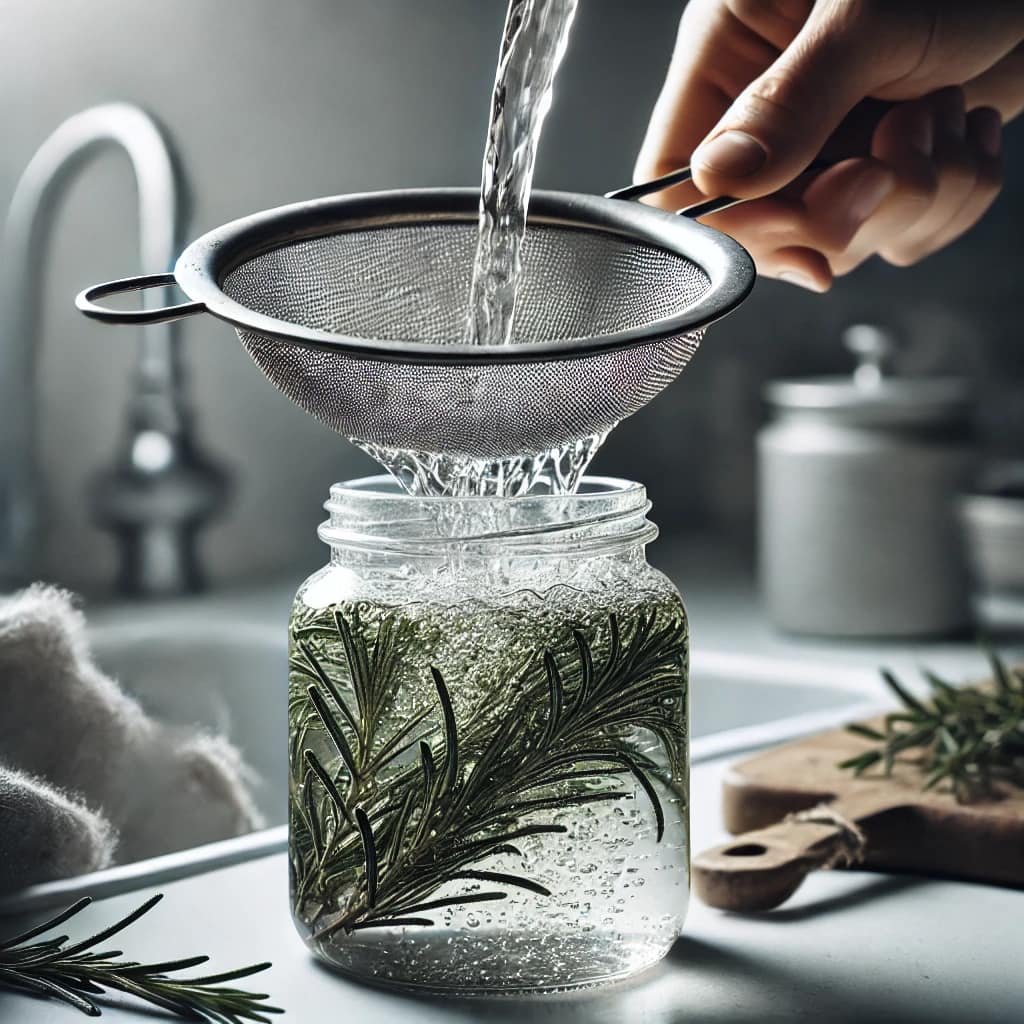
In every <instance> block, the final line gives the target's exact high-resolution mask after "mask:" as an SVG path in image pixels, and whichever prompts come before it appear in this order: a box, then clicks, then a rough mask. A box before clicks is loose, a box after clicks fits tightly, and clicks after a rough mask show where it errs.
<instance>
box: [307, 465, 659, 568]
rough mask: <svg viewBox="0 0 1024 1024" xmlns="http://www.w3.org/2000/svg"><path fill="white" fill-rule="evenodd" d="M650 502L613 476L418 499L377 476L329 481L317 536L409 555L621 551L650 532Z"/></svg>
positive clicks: (636, 486)
mask: <svg viewBox="0 0 1024 1024" xmlns="http://www.w3.org/2000/svg"><path fill="white" fill-rule="evenodd" d="M650 507H651V503H650V501H649V500H648V499H647V489H646V488H645V487H644V486H643V484H640V483H636V482H634V481H630V480H622V479H618V478H616V477H598V476H595V477H584V479H583V481H582V483H581V485H580V490H579V491H578V492H576V493H575V494H568V495H560V494H526V495H520V496H516V497H495V496H473V497H450V496H438V495H429V496H423V497H421V496H419V495H411V494H409V493H407V492H406V491H403V490H402V489H401V487H400V486H399V484H398V483H397V481H395V480H394V479H393V478H392V477H390V476H386V475H378V476H370V477H361V478H359V479H356V480H349V481H345V482H342V483H336V484H334V485H333V486H332V487H331V494H330V498H329V499H328V501H327V502H326V503H325V504H324V508H325V509H326V510H327V512H328V515H329V519H328V520H327V521H326V522H324V523H322V524H321V526H320V529H319V536H320V539H321V540H322V541H324V543H326V544H328V545H330V546H331V547H332V548H336V547H343V548H366V549H375V550H381V551H385V550H386V551H388V552H398V553H406V554H409V555H417V554H423V553H424V549H428V550H429V549H435V548H438V547H464V548H473V549H478V550H480V551H481V552H482V553H484V552H486V553H489V552H490V551H491V550H492V549H493V550H501V551H502V552H504V553H507V554H523V555H526V554H543V553H552V552H553V551H569V550H587V551H596V550H598V549H602V548H609V549H611V548H619V549H625V548H628V547H634V546H636V545H638V544H646V543H649V542H650V541H651V540H653V539H654V538H655V537H656V536H657V527H656V526H654V524H653V523H651V522H650V521H649V520H648V519H647V512H648V511H649V509H650Z"/></svg>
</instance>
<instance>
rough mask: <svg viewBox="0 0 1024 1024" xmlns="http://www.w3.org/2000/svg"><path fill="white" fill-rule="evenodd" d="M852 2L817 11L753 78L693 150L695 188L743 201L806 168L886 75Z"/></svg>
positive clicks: (771, 189)
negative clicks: (829, 138)
mask: <svg viewBox="0 0 1024 1024" xmlns="http://www.w3.org/2000/svg"><path fill="white" fill-rule="evenodd" d="M849 9H850V8H849V5H843V4H838V3H825V4H818V5H816V6H815V8H814V11H813V12H812V14H811V16H810V17H809V18H808V20H807V21H806V22H805V23H804V25H803V27H802V28H801V30H800V32H799V33H798V34H797V36H796V37H795V38H794V39H793V41H792V42H791V43H790V44H789V46H788V47H786V49H785V50H784V51H783V52H782V54H781V55H780V56H779V57H778V58H777V59H776V60H775V62H774V63H773V64H772V65H771V66H770V67H769V68H768V69H767V70H766V71H765V72H764V73H763V74H762V75H760V76H759V77H758V78H756V79H754V80H753V81H752V82H751V83H750V84H749V85H748V86H747V87H746V88H745V89H744V90H743V92H742V93H741V94H740V95H739V96H738V97H737V99H736V100H735V101H734V102H733V104H732V106H731V107H730V108H729V109H728V110H727V111H726V112H725V114H724V115H723V116H722V118H721V120H720V121H719V122H718V124H717V125H716V126H715V127H714V128H713V129H712V130H711V131H710V132H709V133H708V135H707V137H706V138H705V139H704V141H703V142H702V143H701V144H700V145H699V146H698V147H697V149H696V150H695V151H694V153H693V158H692V160H691V167H692V168H693V180H694V182H695V184H696V185H697V187H698V188H699V189H700V190H701V192H703V193H704V194H705V195H708V196H720V195H732V196H737V197H740V198H744V199H749V198H753V197H756V196H763V195H767V194H769V193H771V192H775V191H776V190H778V189H780V188H782V187H783V186H784V185H786V184H788V183H789V182H790V181H792V180H793V179H794V178H795V177H797V175H799V174H800V173H801V172H802V171H804V170H805V169H806V168H807V165H808V164H810V163H811V161H812V160H813V159H814V158H815V157H816V156H817V155H818V153H819V152H820V150H821V148H822V147H823V146H824V144H825V142H826V140H827V139H828V137H829V136H830V135H831V134H832V132H833V131H834V130H835V129H836V128H837V127H838V126H839V124H840V122H841V121H842V120H843V119H844V118H845V117H846V115H847V114H848V113H849V112H850V110H851V109H852V108H853V107H854V106H855V105H856V104H857V103H858V102H859V101H860V100H861V99H863V98H864V97H865V96H866V95H868V94H869V93H870V92H871V91H872V90H873V89H874V88H876V87H877V85H878V84H879V83H880V82H881V81H885V79H886V78H887V77H888V75H887V74H886V72H887V68H886V67H885V66H884V65H885V63H887V62H886V61H885V60H884V58H882V59H879V58H880V54H879V52H878V49H879V48H878V45H877V40H875V41H873V40H872V35H874V33H871V32H870V31H869V26H868V24H866V23H865V22H864V21H863V20H862V19H855V18H853V17H852V16H851V15H849V14H847V13H845V12H846V11H848V10H849Z"/></svg>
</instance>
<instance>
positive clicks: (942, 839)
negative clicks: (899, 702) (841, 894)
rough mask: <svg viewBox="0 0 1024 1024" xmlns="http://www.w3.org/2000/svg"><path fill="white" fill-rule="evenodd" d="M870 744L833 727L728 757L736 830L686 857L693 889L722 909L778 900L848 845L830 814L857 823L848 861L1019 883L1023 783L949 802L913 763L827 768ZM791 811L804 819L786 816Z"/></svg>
mask: <svg viewBox="0 0 1024 1024" xmlns="http://www.w3.org/2000/svg"><path fill="white" fill-rule="evenodd" d="M868 724H871V725H874V726H880V725H882V719H878V720H876V721H873V722H871V723H868ZM874 746H876V744H872V742H871V741H870V740H866V739H861V738H860V737H858V736H856V735H854V734H852V733H849V732H847V731H846V730H845V729H836V730H833V731H831V732H826V733H822V734H820V735H817V736H811V737H809V738H807V739H802V740H798V741H796V742H793V743H789V744H786V745H785V746H782V747H778V748H776V749H774V750H769V751H767V752H766V753H761V754H757V755H756V756H754V757H751V758H749V759H748V760H746V761H742V762H740V763H739V764H737V765H734V766H733V767H732V768H731V769H730V770H729V772H728V775H727V776H726V779H725V786H724V793H723V811H724V817H725V825H726V828H727V829H728V830H729V831H730V832H731V833H733V834H734V835H735V836H736V837H737V838H736V839H734V840H733V841H732V842H730V843H725V844H723V845H721V846H717V847H715V848H714V849H712V850H708V851H706V852H705V853H702V854H700V855H699V856H698V857H697V858H696V859H695V860H694V862H693V882H694V889H695V890H696V892H697V895H698V896H699V897H700V898H701V899H702V900H703V901H704V902H705V903H708V904H710V905H711V906H713V907H719V908H721V909H723V910H734V911H757V910H769V909H771V908H772V907H776V906H778V905H779V904H780V903H782V902H783V901H785V900H786V899H788V898H789V897H790V896H791V895H792V894H793V893H794V892H795V891H796V889H797V887H798V886H799V885H800V883H801V882H802V881H803V880H804V878H805V877H806V876H807V875H808V874H809V873H810V872H811V871H814V870H817V869H819V868H823V867H831V866H843V865H844V862H847V863H849V861H850V858H849V857H846V856H844V855H845V854H848V853H853V852H854V847H856V846H857V843H856V841H855V837H854V836H853V835H851V832H850V830H849V829H848V828H845V827H843V826H841V825H839V824H837V823H836V822H834V821H830V820H829V816H830V815H831V814H834V815H838V816H840V818H839V820H842V821H845V822H849V823H853V824H854V825H856V826H857V827H858V828H859V829H860V830H861V832H862V837H863V840H864V845H863V848H862V851H861V852H862V859H859V860H857V861H856V866H857V867H861V868H868V869H871V870H875V871H900V872H913V873H920V874H927V875H934V876H943V877H949V878H961V879H969V880H973V881H980V882H991V883H994V884H997V885H1007V886H1017V887H1020V886H1024V789H1018V788H1016V787H1010V786H1007V787H1006V788H1005V796H1004V797H1003V798H1001V799H997V800H990V801H985V802H981V803H974V804H958V803H957V802H956V800H955V798H954V797H953V795H952V793H948V792H944V791H935V790H933V791H930V792H923V791H922V789H921V785H922V777H921V773H920V771H919V770H917V769H916V768H915V767H914V766H913V765H908V764H897V765H895V766H894V768H893V773H892V775H891V777H888V778H887V777H885V775H884V774H883V773H882V771H881V770H879V771H877V772H872V771H869V772H868V773H866V774H864V775H862V776H860V777H859V778H858V777H855V776H854V775H853V774H852V773H850V772H849V771H846V770H844V769H840V768H838V767H837V765H838V764H839V762H840V761H843V760H845V759H846V758H848V757H851V756H853V755H855V754H858V753H861V752H863V751H865V750H868V749H872V748H873V747H874ZM819 805H823V806H822V807H821V809H820V810H818V811H812V809H814V808H818V806H819ZM801 812H804V817H805V819H811V820H793V819H790V820H784V819H786V817H787V815H796V814H800V813H801Z"/></svg>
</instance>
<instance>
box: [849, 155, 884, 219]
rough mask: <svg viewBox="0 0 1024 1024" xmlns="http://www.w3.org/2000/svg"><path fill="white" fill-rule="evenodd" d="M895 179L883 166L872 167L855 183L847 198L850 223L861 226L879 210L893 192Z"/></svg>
mask: <svg viewBox="0 0 1024 1024" xmlns="http://www.w3.org/2000/svg"><path fill="white" fill-rule="evenodd" d="M894 184H895V180H894V178H893V176H892V174H891V173H890V172H889V171H887V170H885V169H884V168H882V167H871V168H869V169H867V170H865V171H864V173H863V174H861V176H860V177H859V178H858V179H857V180H856V181H855V182H854V183H853V186H852V187H851V189H850V193H849V196H848V198H847V213H848V215H849V218H850V223H851V224H854V225H856V226H858V227H859V226H860V225H861V224H863V223H864V221H866V220H867V219H868V217H870V216H871V215H872V214H873V213H874V212H875V210H877V209H878V208H879V207H880V206H881V205H882V203H884V202H885V200H886V199H887V198H888V197H889V193H890V192H892V189H893V185H894Z"/></svg>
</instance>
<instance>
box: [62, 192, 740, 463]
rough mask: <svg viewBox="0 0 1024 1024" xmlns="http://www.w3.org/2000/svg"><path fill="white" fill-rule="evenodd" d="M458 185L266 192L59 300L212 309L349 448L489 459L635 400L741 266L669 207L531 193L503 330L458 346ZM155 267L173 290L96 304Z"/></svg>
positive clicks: (559, 438) (619, 415) (92, 310)
mask: <svg viewBox="0 0 1024 1024" xmlns="http://www.w3.org/2000/svg"><path fill="white" fill-rule="evenodd" d="M651 190H653V189H651V188H649V189H648V191H651ZM629 191H631V192H633V193H634V194H635V190H633V189H631V190H629ZM477 204H478V193H477V192H476V190H473V189H429V190H410V191H397V192H376V193H366V194H361V195H351V196H340V197H334V198H328V199H318V200H313V201H311V202H304V203H297V204H295V205H291V206H283V207H280V208H278V209H274V210H267V211H265V212H262V213H257V214H254V215H252V216H250V217H245V218H243V219H241V220H237V221H233V222H231V223H230V224H226V225H224V226H223V227H220V228H217V229H216V230H214V231H211V232H209V233H208V234H206V235H203V236H202V237H201V238H200V239H198V240H197V241H195V242H193V243H192V244H191V245H190V246H189V247H188V248H187V249H186V250H185V251H184V253H183V254H182V255H181V257H180V258H179V260H178V261H177V264H176V265H175V268H174V273H173V274H160V275H149V276H145V277H135V278H129V279H126V280H122V281H113V282H109V283H107V284H100V285H96V286H94V287H92V288H87V289H86V290H85V291H83V292H82V293H81V295H79V296H78V300H77V304H78V307H79V309H81V310H82V312H84V313H85V314H86V315H88V316H91V317H94V318H96V319H99V320H103V321H107V322H109V323H133V324H139V323H153V322H159V321H166V320H174V319H178V318H180V317H184V316H190V315H192V314H195V313H203V312H208V313H212V314H213V315H214V316H217V317H220V318H221V319H223V320H226V321H228V322H229V323H230V324H232V325H233V326H234V327H235V329H236V330H237V332H238V336H239V338H240V339H241V341H242V344H243V345H244V346H245V349H246V351H247V352H248V353H249V355H251V356H252V358H253V359H254V360H255V362H256V363H257V365H258V366H259V367H260V369H261V370H262V371H263V372H264V374H266V376H267V377H268V378H269V379H270V380H271V381H272V382H273V383H274V384H275V385H276V386H277V387H278V388H279V389H280V390H281V391H283V392H284V393H285V394H286V395H287V396H288V397H289V398H291V399H292V400H293V401H294V402H296V403H297V404H298V405H299V406H301V407H302V408H303V409H305V410H306V412H308V413H310V414H311V415H313V416H315V417H317V418H318V419H319V420H321V421H323V422H324V423H326V424H327V425H328V426H330V427H332V428H333V429H334V430H336V431H338V432H339V433H340V434H344V435H345V436H346V437H348V438H350V439H352V440H355V441H356V442H357V443H360V444H362V445H363V446H364V447H365V446H380V447H384V448H389V449H415V450H416V451H418V452H427V453H437V454H438V455H452V456H456V457H463V458H469V459H486V460H499V459H505V458H510V457H514V456H522V455H524V454H526V455H530V454H533V453H541V452H546V451H548V450H550V449H554V448H558V447H561V446H565V445H569V444H572V443H575V442H579V441H580V440H581V439H584V438H587V437H589V436H591V435H594V434H599V433H601V432H603V431H607V430H609V429H610V428H612V427H613V426H615V424H617V423H618V422H620V421H621V420H623V419H625V418H626V417H627V416H630V415H631V414H632V413H634V412H636V411H637V410H638V409H640V408H641V407H643V406H644V405H646V404H647V402H649V401H650V400H651V399H652V398H653V397H654V396H655V395H656V394H658V392H659V391H661V390H662V389H663V388H664V387H665V386H666V385H667V384H669V383H670V382H671V381H672V380H673V379H674V378H675V376H676V375H677V374H678V373H679V372H680V370H682V368H683V367H684V366H685V365H686V363H687V362H688V361H689V359H690V357H691V356H692V355H693V353H694V351H695V350H696V348H697V345H698V344H699V342H700V339H701V337H702V335H703V332H704V329H705V328H706V327H707V326H708V325H709V324H710V323H712V322H713V321H714V320H716V319H718V318H719V317H721V316H724V315H725V314H726V313H728V312H730V310H732V309H733V308H734V307H735V306H736V305H737V304H738V303H740V302H741V301H742V300H743V298H744V297H745V296H746V295H747V293H748V292H749V291H750V288H751V287H752V285H753V282H754V268H753V264H752V262H751V260H750V258H749V256H748V255H747V253H746V252H745V250H743V249H742V248H741V247H740V246H739V245H738V244H737V243H736V242H734V241H733V240H732V239H730V238H728V237H727V236H725V235H723V234H721V233H720V232H718V231H714V230H713V229H711V228H708V227H706V226H704V225H701V224H698V223H696V222H695V221H693V220H690V219H688V218H686V217H677V216H673V215H672V214H669V213H665V212H662V211H659V210H655V209H653V208H651V207H647V206H641V205H639V204H636V203H627V202H621V201H617V200H616V199H612V198H600V197H596V196H584V195H575V194H570V193H557V192H535V193H534V194H533V196H532V198H531V202H530V214H529V225H528V228H527V233H526V238H525V242H524V244H523V249H522V258H523V265H524V280H523V284H522V290H521V292H520V297H519V300H518V305H517V311H516V319H515V330H514V334H513V344H511V345H501V346H475V345H466V344H464V343H463V342H462V338H463V334H464V327H465V322H466V304H467V299H468V294H469V281H470V276H471V267H472V261H473V256H474V252H475V247H476V236H477ZM702 212H706V211H702ZM173 282H176V283H177V284H178V285H179V286H180V288H181V289H182V290H183V291H184V292H185V294H186V295H187V296H188V297H189V298H190V299H191V301H190V302H187V303H184V304H182V305H178V306H169V307H165V308H161V309H146V310H131V311H128V310H124V311H122V310H114V309H109V308H106V307H102V306H99V305H97V304H96V300H97V299H99V298H102V297H103V296H106V295H112V294H114V293H116V292H124V291H130V290H136V289H142V288H152V287H161V286H166V285H167V284H170V283H173Z"/></svg>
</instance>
